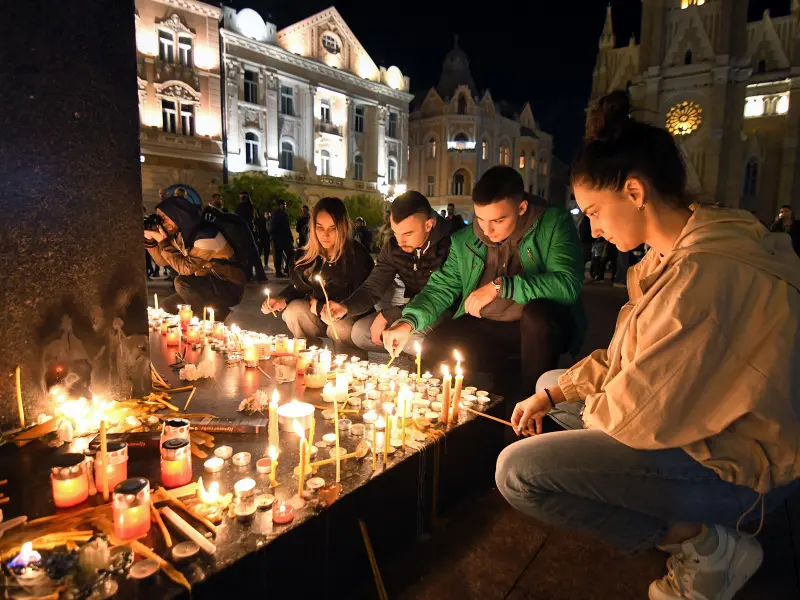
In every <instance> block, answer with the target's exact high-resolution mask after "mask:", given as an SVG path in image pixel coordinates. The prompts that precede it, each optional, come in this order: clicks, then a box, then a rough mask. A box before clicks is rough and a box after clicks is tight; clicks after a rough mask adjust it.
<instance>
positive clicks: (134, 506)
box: [112, 477, 150, 540]
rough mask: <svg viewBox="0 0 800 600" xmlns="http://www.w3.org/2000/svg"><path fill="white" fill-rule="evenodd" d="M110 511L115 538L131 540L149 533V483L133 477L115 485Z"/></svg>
mask: <svg viewBox="0 0 800 600" xmlns="http://www.w3.org/2000/svg"><path fill="white" fill-rule="evenodd" d="M112 509H113V515H114V535H115V536H116V537H118V538H119V539H121V540H132V539H135V538H138V537H142V536H143V535H147V532H148V531H150V482H149V481H147V479H144V478H142V477H134V478H132V479H126V480H125V481H123V482H121V483H119V484H117V486H116V487H115V488H114V499H113V504H112Z"/></svg>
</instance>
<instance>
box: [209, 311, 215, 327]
mask: <svg viewBox="0 0 800 600" xmlns="http://www.w3.org/2000/svg"><path fill="white" fill-rule="evenodd" d="M208 328H209V329H213V328H214V309H213V308H209V309H208Z"/></svg>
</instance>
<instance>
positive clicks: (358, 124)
mask: <svg viewBox="0 0 800 600" xmlns="http://www.w3.org/2000/svg"><path fill="white" fill-rule="evenodd" d="M353 131H355V132H356V133H364V107H363V106H356V118H355V119H354V121H353Z"/></svg>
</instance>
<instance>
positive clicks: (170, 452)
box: [161, 438, 189, 460]
mask: <svg viewBox="0 0 800 600" xmlns="http://www.w3.org/2000/svg"><path fill="white" fill-rule="evenodd" d="M188 451H189V440H187V439H185V438H171V439H168V440H167V441H165V442H164V443H163V444H161V458H163V459H164V460H179V459H181V458H184V455H185V454H186V453H187V452H188Z"/></svg>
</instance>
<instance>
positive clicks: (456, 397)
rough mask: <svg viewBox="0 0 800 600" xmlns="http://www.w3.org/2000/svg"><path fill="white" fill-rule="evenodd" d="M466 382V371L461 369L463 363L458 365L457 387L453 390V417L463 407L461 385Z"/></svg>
mask: <svg viewBox="0 0 800 600" xmlns="http://www.w3.org/2000/svg"><path fill="white" fill-rule="evenodd" d="M463 384H464V372H463V371H462V370H461V363H459V364H458V365H457V366H456V389H455V391H454V392H453V402H452V404H451V407H452V413H453V417H454V418H455V417H456V416H457V415H458V411H459V409H460V408H461V386H462V385H463Z"/></svg>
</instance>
